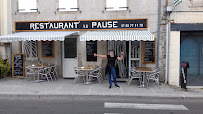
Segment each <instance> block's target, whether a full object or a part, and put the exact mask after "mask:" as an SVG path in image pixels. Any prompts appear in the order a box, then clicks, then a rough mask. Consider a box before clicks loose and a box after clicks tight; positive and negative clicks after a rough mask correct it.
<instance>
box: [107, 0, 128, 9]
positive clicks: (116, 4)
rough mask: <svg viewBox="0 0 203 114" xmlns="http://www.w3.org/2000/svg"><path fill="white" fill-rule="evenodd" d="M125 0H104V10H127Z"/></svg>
mask: <svg viewBox="0 0 203 114" xmlns="http://www.w3.org/2000/svg"><path fill="white" fill-rule="evenodd" d="M127 8H128V7H127V0H106V10H107V11H115V10H127Z"/></svg>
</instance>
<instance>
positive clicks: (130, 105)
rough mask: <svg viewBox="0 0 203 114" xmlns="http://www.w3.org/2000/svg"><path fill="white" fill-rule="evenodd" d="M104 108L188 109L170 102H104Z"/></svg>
mask: <svg viewBox="0 0 203 114" xmlns="http://www.w3.org/2000/svg"><path fill="white" fill-rule="evenodd" d="M104 107H105V108H130V109H154V110H189V109H188V108H186V107H185V106H184V105H172V104H134V103H104Z"/></svg>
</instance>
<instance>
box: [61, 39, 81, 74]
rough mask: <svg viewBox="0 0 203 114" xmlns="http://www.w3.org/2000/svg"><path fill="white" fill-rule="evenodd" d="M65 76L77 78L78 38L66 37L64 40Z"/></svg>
mask: <svg viewBox="0 0 203 114" xmlns="http://www.w3.org/2000/svg"><path fill="white" fill-rule="evenodd" d="M62 64H63V78H75V70H74V67H78V59H77V38H65V40H64V42H63V63H62Z"/></svg>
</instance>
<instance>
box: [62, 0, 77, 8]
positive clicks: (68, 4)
mask: <svg viewBox="0 0 203 114" xmlns="http://www.w3.org/2000/svg"><path fill="white" fill-rule="evenodd" d="M58 11H78V0H59V8H58Z"/></svg>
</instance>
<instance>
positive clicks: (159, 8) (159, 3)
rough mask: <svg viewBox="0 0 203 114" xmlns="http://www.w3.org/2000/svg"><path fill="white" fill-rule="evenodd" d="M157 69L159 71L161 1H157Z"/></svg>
mask: <svg viewBox="0 0 203 114" xmlns="http://www.w3.org/2000/svg"><path fill="white" fill-rule="evenodd" d="M157 26H158V35H157V36H158V38H157V64H156V65H157V66H156V67H157V69H158V70H159V42H160V34H161V0H159V1H158V25H157Z"/></svg>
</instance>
